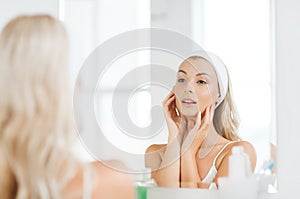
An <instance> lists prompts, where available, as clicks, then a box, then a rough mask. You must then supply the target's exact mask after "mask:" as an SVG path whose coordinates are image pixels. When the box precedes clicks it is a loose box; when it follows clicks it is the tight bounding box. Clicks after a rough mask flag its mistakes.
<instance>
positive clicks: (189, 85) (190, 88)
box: [184, 83, 193, 93]
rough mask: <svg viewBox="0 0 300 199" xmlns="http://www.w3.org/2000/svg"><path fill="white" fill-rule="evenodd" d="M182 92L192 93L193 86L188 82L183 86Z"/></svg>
mask: <svg viewBox="0 0 300 199" xmlns="http://www.w3.org/2000/svg"><path fill="white" fill-rule="evenodd" d="M184 93H193V87H192V85H191V84H190V83H188V84H187V86H186V87H185V89H184Z"/></svg>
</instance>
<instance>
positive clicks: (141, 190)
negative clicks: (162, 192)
mask: <svg viewBox="0 0 300 199" xmlns="http://www.w3.org/2000/svg"><path fill="white" fill-rule="evenodd" d="M136 199H147V187H142V186H138V187H136Z"/></svg>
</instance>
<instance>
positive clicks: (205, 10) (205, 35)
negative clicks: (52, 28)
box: [0, 0, 276, 171]
mask: <svg viewBox="0 0 300 199" xmlns="http://www.w3.org/2000/svg"><path fill="white" fill-rule="evenodd" d="M0 2H1V7H0V15H1V17H0V27H1V28H2V27H3V25H4V24H5V23H6V22H7V21H8V20H9V19H11V18H12V17H14V16H16V15H18V14H32V13H50V14H52V15H54V16H57V17H58V18H60V19H61V20H62V21H63V22H64V23H65V25H66V27H67V29H68V31H69V35H70V41H71V52H70V57H71V77H72V78H71V79H72V85H74V86H75V81H76V80H77V81H79V82H80V84H79V85H76V86H79V87H80V90H81V92H91V90H90V89H91V87H90V85H89V82H88V80H86V79H85V80H78V79H77V76H78V73H79V70H80V68H81V66H82V65H83V64H84V62H85V60H86V59H87V58H88V56H89V55H90V54H91V53H92V52H93V51H94V50H95V49H96V48H97V47H98V46H99V45H101V44H102V43H103V42H105V41H107V40H108V39H110V38H112V37H114V36H116V35H119V34H121V33H124V32H126V31H130V30H134V29H139V28H150V27H156V28H164V29H169V30H172V31H176V32H178V33H180V34H183V35H185V36H187V37H189V38H190V39H192V40H193V41H195V42H197V43H198V45H200V46H201V47H202V48H203V49H205V50H207V51H210V52H214V53H215V54H217V55H219V56H220V58H221V59H222V60H223V61H224V63H225V65H226V66H227V68H228V70H229V74H230V76H231V81H232V87H233V96H234V100H235V102H236V105H237V108H238V110H239V113H240V117H241V125H240V129H239V135H240V137H241V138H242V139H244V140H248V141H250V142H251V143H253V145H254V147H255V149H256V151H257V156H258V161H257V167H256V168H257V171H258V170H259V168H260V166H262V165H263V162H264V161H266V160H269V159H271V157H270V156H271V153H270V143H272V144H273V145H276V133H275V122H274V121H275V119H274V118H275V112H274V102H275V94H274V78H275V75H274V70H275V69H274V63H273V61H272V60H273V57H272V53H273V51H274V46H273V44H272V40H273V39H274V38H273V35H272V34H271V33H272V32H271V30H272V28H273V26H272V20H271V16H272V5H271V1H270V0H251V1H250V0H227V1H222V0H125V1H121V0H119V1H116V0H45V1H38V0H27V1H17V0H11V1H8V2H5V3H4V1H3V0H1V1H0ZM149 39H150V37H149ZM174 42H176V41H174ZM155 56H157V57H160V58H161V59H162V60H161V63H165V62H168V63H171V62H172V61H171V60H173V62H172V63H174V64H169V67H171V68H172V69H173V70H176V69H177V68H178V66H179V63H180V62H181V61H182V60H180V59H178V58H176V57H173V56H171V55H169V54H164V53H160V54H159V55H156V54H155V52H150V51H147V50H145V51H139V52H134V53H131V54H128V55H126V56H123V57H122V58H120V59H118V60H117V61H115V62H113V63H112V65H111V66H110V68H109V70H107V71H106V73H105V75H104V76H103V77H102V79H101V80H102V84H101V88H99V89H98V90H97V91H96V95H95V115H96V116H97V121H98V123H99V126H101V129H102V131H103V133H104V134H105V136H106V138H107V139H108V140H109V141H110V142H111V143H112V144H113V145H115V146H116V147H118V148H120V149H121V150H124V151H126V152H128V153H136V154H143V153H144V152H145V150H146V148H147V147H148V146H149V145H151V144H153V143H165V142H166V139H167V131H166V128H165V126H163V127H162V128H163V129H162V130H161V132H160V133H158V134H157V135H155V136H152V137H151V138H149V139H136V138H134V137H131V136H128V135H126V134H124V132H122V130H121V129H120V128H122V127H120V126H118V125H117V124H116V121H115V120H114V116H113V112H112V106H111V104H112V97H113V92H114V89H115V86H116V84H117V83H118V81H119V80H120V79H121V78H122V77H124V75H126V74H127V73H129V72H130V71H132V70H133V69H135V68H138V67H140V66H142V65H146V64H150V63H151V60H153V57H155ZM151 75H152V74H151V72H150V70H149V74H146V76H148V77H146V76H145V74H144V73H143V74H141V76H136V79H132V82H139V81H138V80H139V79H140V78H149V79H151V78H152V77H151ZM166 78H173V80H174V83H175V77H166ZM133 84H134V83H133ZM122 89H123V92H124V93H128V92H132V86H131V85H129V86H128V88H127V87H126V85H124V86H123V87H122ZM97 93H98V94H99V93H100V95H97ZM167 93H168V90H167V89H166V88H162V87H158V86H156V87H151V86H149V85H148V86H147V85H146V86H141V87H140V88H139V89H138V90H137V91H136V92H134V94H133V95H131V97H130V99H129V101H128V113H129V116H130V119H131V120H132V122H133V123H134V124H135V125H136V126H138V127H141V128H143V127H147V126H148V125H149V124H150V123H151V119H152V118H151V115H150V112H151V108H152V107H153V106H154V105H160V104H161V102H162V100H163V99H164V98H165V96H166V95H167ZM82 113H83V114H82V123H81V124H78V125H79V126H80V127H78V128H80V132H81V136H85V135H86V136H87V135H90V134H91V132H96V131H97V129H94V128H93V125H89V115H85V114H84V106H83V107H82ZM87 137H88V139H89V140H90V142H89V143H88V144H87V143H84V144H83V143H82V142H80V141H79V140H78V141H77V142H76V143H75V144H74V152H75V153H76V154H77V155H78V157H80V158H81V159H83V160H85V161H91V160H93V155H91V154H90V153H89V152H88V147H87V146H84V145H90V144H91V145H96V146H98V147H100V148H101V140H95V139H93V137H91V136H87ZM102 150H103V149H102ZM110 158H118V159H122V157H119V154H109V156H107V159H110ZM123 161H124V162H126V161H127V160H126V159H123ZM127 164H128V166H129V167H132V168H135V169H139V168H142V167H143V166H144V162H143V159H142V158H141V159H139V160H138V161H136V162H134V163H132V162H130V161H129V162H127Z"/></svg>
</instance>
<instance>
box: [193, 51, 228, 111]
mask: <svg viewBox="0 0 300 199" xmlns="http://www.w3.org/2000/svg"><path fill="white" fill-rule="evenodd" d="M194 56H198V57H202V58H204V59H206V60H207V61H208V62H209V63H210V64H211V65H212V66H213V67H214V69H215V72H216V74H217V78H218V84H219V90H220V98H219V101H218V103H217V104H216V107H218V106H219V105H220V104H221V103H222V101H223V100H224V98H225V96H226V94H227V90H228V74H227V69H226V66H225V64H224V63H223V61H222V60H221V59H220V58H219V57H218V56H217V55H215V54H213V53H210V52H206V51H200V52H197V53H196V54H195V55H194Z"/></svg>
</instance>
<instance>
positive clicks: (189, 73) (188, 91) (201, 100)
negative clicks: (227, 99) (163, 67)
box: [174, 58, 219, 117]
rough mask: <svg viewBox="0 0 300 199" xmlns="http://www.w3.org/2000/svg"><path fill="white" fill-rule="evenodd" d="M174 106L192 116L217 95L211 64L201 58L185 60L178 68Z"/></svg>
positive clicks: (215, 79)
mask: <svg viewBox="0 0 300 199" xmlns="http://www.w3.org/2000/svg"><path fill="white" fill-rule="evenodd" d="M174 93H175V95H176V107H177V109H178V111H179V112H180V114H182V115H184V116H187V117H193V116H196V115H197V114H198V112H199V110H200V111H201V112H203V111H204V110H205V108H206V107H207V106H210V105H211V104H212V103H216V102H217V100H218V97H219V89H218V80H217V76H216V73H215V71H214V68H213V66H212V65H211V64H210V63H209V62H208V61H206V60H205V59H202V58H190V59H188V60H185V61H184V62H183V63H182V64H181V65H180V66H179V69H178V73H177V79H176V84H175V86H174Z"/></svg>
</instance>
